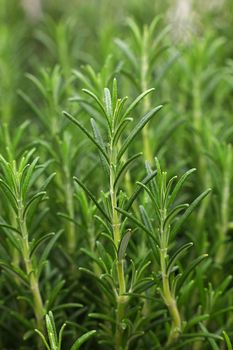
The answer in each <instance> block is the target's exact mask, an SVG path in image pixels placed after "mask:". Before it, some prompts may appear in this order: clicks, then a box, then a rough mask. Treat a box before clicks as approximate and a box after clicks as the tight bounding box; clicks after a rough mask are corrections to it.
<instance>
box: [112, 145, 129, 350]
mask: <svg viewBox="0 0 233 350" xmlns="http://www.w3.org/2000/svg"><path fill="white" fill-rule="evenodd" d="M115 164H116V154H115V152H114V149H113V145H112V143H111V144H110V197H111V207H112V229H113V239H114V243H115V246H116V248H117V249H118V247H119V244H120V239H121V235H120V224H121V223H120V220H119V215H118V212H117V211H116V209H115V208H116V206H117V189H116V188H114V181H115V167H116V165H115ZM117 277H118V285H119V291H118V295H117V309H116V320H117V325H116V333H115V350H126V348H123V344H122V342H123V332H124V330H123V328H122V325H121V322H122V320H123V318H124V315H125V307H126V303H127V301H128V297H127V296H125V295H124V294H125V292H126V287H125V275H124V262H123V260H122V259H121V260H118V261H117Z"/></svg>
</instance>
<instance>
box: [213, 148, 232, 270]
mask: <svg viewBox="0 0 233 350" xmlns="http://www.w3.org/2000/svg"><path fill="white" fill-rule="evenodd" d="M224 165H225V167H224V171H223V190H222V198H221V211H220V212H221V222H220V224H219V230H218V232H219V235H218V236H219V237H218V240H219V245H218V250H217V253H216V262H217V264H220V265H221V264H222V263H223V261H224V257H225V254H226V248H225V241H226V236H227V231H228V226H229V207H230V204H229V203H230V193H231V192H230V189H231V167H232V149H231V146H230V145H229V146H228V149H227V152H226V163H225V164H224Z"/></svg>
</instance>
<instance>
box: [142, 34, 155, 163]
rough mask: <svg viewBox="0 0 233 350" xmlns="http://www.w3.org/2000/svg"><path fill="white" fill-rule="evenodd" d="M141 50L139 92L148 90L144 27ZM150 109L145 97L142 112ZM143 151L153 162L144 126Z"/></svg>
mask: <svg viewBox="0 0 233 350" xmlns="http://www.w3.org/2000/svg"><path fill="white" fill-rule="evenodd" d="M143 44H144V45H143V49H142V57H141V92H143V91H146V90H148V74H149V58H148V54H147V52H148V29H147V27H145V31H144V37H143ZM149 109H150V98H149V96H146V97H145V98H144V100H143V112H144V113H146V112H147V111H148V110H149ZM142 138H143V150H144V155H145V158H146V160H148V161H149V162H150V163H152V162H153V153H152V149H151V145H150V138H149V128H148V125H145V126H144V128H143V130H142Z"/></svg>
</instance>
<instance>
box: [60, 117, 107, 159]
mask: <svg viewBox="0 0 233 350" xmlns="http://www.w3.org/2000/svg"><path fill="white" fill-rule="evenodd" d="M63 114H64V116H65V117H67V118H68V119H69V120H71V121H72V122H73V123H74V124H75V125H77V126H78V127H79V129H80V130H82V132H83V133H84V134H85V135H86V136H87V137H88V138H89V140H91V142H92V143H93V144H94V145H95V146H96V147H97V148H98V150H99V151H100V152H101V154H102V155H103V157H104V158H105V160H106V161H107V163H108V164H109V161H108V156H107V154H106V152H105V150H104V149H103V148H102V147H101V145H100V144H98V142H96V140H95V139H94V137H93V136H92V135H91V134H90V133H89V131H88V130H87V129H86V128H85V127H84V126H82V124H81V123H79V121H78V120H77V119H75V118H74V117H73V116H72V115H71V114H69V113H67V112H63Z"/></svg>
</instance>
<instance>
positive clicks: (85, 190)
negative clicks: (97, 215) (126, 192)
mask: <svg viewBox="0 0 233 350" xmlns="http://www.w3.org/2000/svg"><path fill="white" fill-rule="evenodd" d="M73 179H74V181H75V182H77V183H78V184H79V185H80V186H81V187H82V189H83V190H84V192H85V193H86V194H87V196H88V197H89V198H90V199H91V200H92V201H93V202H94V203H95V205H96V207H97V208H98V209H99V211H100V212H101V213H102V214H103V216H104V217H105V218H106V219H107V220H108V221H109V222H111V220H110V218H109V217H108V215H107V214H106V212H105V211H104V209H103V208H102V207H101V205H100V204H99V203H98V201H97V200H96V199H95V196H94V195H93V194H92V193H91V192H90V191H89V190H88V188H87V187H86V186H85V185H84V183H83V182H82V181H81V180H79V179H78V178H77V177H74V178H73Z"/></svg>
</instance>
